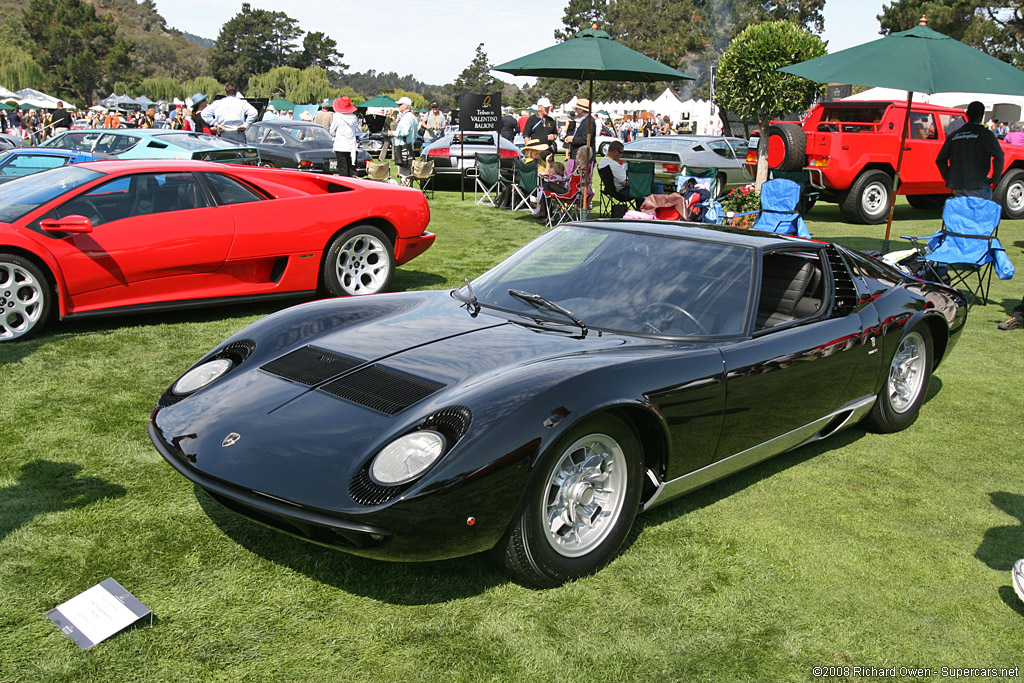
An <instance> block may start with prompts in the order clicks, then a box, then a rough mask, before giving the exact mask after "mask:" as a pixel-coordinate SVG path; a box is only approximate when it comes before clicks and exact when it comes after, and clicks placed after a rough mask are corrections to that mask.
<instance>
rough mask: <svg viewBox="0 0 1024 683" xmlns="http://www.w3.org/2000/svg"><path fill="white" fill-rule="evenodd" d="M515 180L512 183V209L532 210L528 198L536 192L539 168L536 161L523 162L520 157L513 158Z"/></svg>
mask: <svg viewBox="0 0 1024 683" xmlns="http://www.w3.org/2000/svg"><path fill="white" fill-rule="evenodd" d="M515 162H516V163H515V175H514V176H513V177H514V179H515V181H514V182H513V184H512V210H513V211H532V210H533V207H532V206H530V198H531V197H533V196H534V195H536V194H537V181H538V178H537V174H538V172H539V170H540V169H539V168H538V165H537V162H536V161H531V162H530V163H525V162H524V161H523V160H522V159H516V160H515Z"/></svg>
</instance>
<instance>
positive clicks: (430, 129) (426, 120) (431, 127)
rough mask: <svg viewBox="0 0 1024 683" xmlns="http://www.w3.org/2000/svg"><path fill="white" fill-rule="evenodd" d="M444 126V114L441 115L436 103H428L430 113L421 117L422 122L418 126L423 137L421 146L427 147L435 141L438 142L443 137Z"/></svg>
mask: <svg viewBox="0 0 1024 683" xmlns="http://www.w3.org/2000/svg"><path fill="white" fill-rule="evenodd" d="M445 125H446V122H445V118H444V114H442V113H441V110H440V108H439V107H438V105H437V102H431V103H430V111H428V112H427V115H426V116H425V117H423V122H422V123H421V124H420V133H421V134H422V136H423V144H424V145H429V144H430V143H431V142H434V141H435V140H440V139H441V138H442V137H444V127H445Z"/></svg>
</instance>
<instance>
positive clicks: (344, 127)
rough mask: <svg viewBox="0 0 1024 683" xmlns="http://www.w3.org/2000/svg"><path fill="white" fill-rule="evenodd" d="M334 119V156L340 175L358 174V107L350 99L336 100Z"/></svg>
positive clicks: (332, 127)
mask: <svg viewBox="0 0 1024 683" xmlns="http://www.w3.org/2000/svg"><path fill="white" fill-rule="evenodd" d="M333 108H334V119H333V120H332V121H331V135H332V136H333V137H334V155H335V156H336V157H338V174H339V175H343V176H349V177H351V176H354V175H355V174H356V139H357V138H358V137H359V119H358V118H356V115H355V111H356V107H355V105H353V104H352V100H351V99H350V98H348V97H339V98H338V99H336V100H334V106H333Z"/></svg>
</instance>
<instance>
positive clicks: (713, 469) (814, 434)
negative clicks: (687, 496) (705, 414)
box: [640, 396, 877, 512]
mask: <svg viewBox="0 0 1024 683" xmlns="http://www.w3.org/2000/svg"><path fill="white" fill-rule="evenodd" d="M876 398H877V397H876V396H864V397H862V398H858V399H855V400H853V401H850V402H849V403H847V404H846V405H844V406H842V407H841V408H839V409H838V410H835V411H833V412H831V413H829V414H828V415H825V416H824V417H821V418H818V419H817V420H815V421H814V422H811V423H809V424H806V425H804V426H803V427H797V428H796V429H794V430H792V431H790V432H787V433H785V434H782V435H781V436H777V437H775V438H774V439H771V440H769V441H765V442H764V443H761V444H758V445H757V446H752V447H750V448H748V449H747V450H745V451H740V452H739V453H734V454H733V455H730V456H728V457H726V458H722V459H721V460H716V461H715V462H713V463H711V464H710V465H705V466H704V467H702V468H700V469H699V470H694V471H693V472H688V473H687V474H684V475H683V476H681V477H676V478H675V479H673V480H671V481H666V482H663V483H662V484H661V485H660V486H659V487H658V490H657V491H655V492H654V495H652V496H651V497H650V499H649V500H647V501H646V502H645V503H643V504H642V505H641V506H640V511H641V512H644V511H646V510H650V509H651V508H653V507H656V506H658V505H661V504H662V503H666V502H668V501H670V500H672V499H673V498H676V497H678V496H681V495H683V494H684V493H689V492H690V491H693V490H695V489H698V488H700V487H702V486H706V485H708V484H711V483H713V482H716V481H718V480H719V479H722V478H724V477H727V476H729V475H730V474H733V473H735V472H739V471H740V470H742V469H746V468H748V467H750V466H752V465H756V464H758V463H759V462H763V461H765V460H767V459H768V458H771V457H772V456H775V455H779V454H780V453H784V452H786V451H789V450H792V449H794V448H798V447H800V446H803V445H804V444H807V443H811V442H812V441H819V440H821V439H824V438H826V437H829V436H832V435H833V434H835V433H836V432H838V431H840V430H841V429H844V428H845V427H847V426H849V425H851V424H856V423H857V422H858V421H859V420H860V419H861V418H862V417H864V415H866V414H867V413H868V411H869V410H871V406H873V405H874V403H875V399H876ZM844 413H845V414H846V415H845V418H844V419H843V421H842V422H841V423H840V424H839V425H838V426H837V427H835V428H834V429H830V430H829V431H828V433H827V434H821V430H822V429H823V428H824V427H825V426H826V425H828V424H829V423H830V422H831V421H832V420H833V419H835V418H836V417H838V416H842V415H843V414H844Z"/></svg>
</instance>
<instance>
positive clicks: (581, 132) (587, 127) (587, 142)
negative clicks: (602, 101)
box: [565, 97, 597, 160]
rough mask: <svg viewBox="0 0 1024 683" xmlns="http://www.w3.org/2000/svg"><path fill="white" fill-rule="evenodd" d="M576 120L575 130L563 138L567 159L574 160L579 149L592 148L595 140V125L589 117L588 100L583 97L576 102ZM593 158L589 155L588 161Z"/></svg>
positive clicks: (591, 117)
mask: <svg viewBox="0 0 1024 683" xmlns="http://www.w3.org/2000/svg"><path fill="white" fill-rule="evenodd" d="M576 118H577V121H576V130H575V131H573V134H572V135H567V136H566V138H565V143H566V144H567V145H569V150H568V152H567V153H566V155H567V156H566V158H567V159H575V158H576V154H577V153H578V152H579V150H580V148H581V147H593V145H594V141H595V140H596V139H597V125H596V124H595V122H594V117H593V116H591V115H590V100H588V99H586V98H583V97H580V98H578V99H577V100H576ZM593 158H594V155H593V154H591V155H590V159H591V160H593Z"/></svg>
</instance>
